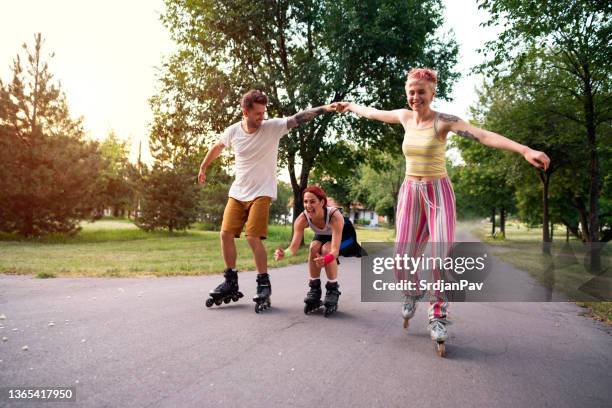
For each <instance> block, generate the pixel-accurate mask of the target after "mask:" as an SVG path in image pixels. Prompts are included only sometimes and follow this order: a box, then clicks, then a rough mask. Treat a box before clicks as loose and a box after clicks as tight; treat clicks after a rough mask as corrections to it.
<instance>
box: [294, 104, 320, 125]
mask: <svg viewBox="0 0 612 408" xmlns="http://www.w3.org/2000/svg"><path fill="white" fill-rule="evenodd" d="M322 113H325V108H323V107H318V108H312V109H306V110H303V111H301V112H298V113H296V114H295V115H294V116H292V117H291V118H290V121H291V122H292V125H293V127H297V126H300V125H301V124H303V123H306V122H308V121H310V120H312V119H313V118H314V117H315V116H317V115H320V114H322Z"/></svg>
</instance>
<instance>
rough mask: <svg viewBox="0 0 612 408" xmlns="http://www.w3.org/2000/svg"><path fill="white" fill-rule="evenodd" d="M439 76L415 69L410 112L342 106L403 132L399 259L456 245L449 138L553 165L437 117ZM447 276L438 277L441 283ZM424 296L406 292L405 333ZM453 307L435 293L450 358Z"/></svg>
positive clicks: (432, 314)
mask: <svg viewBox="0 0 612 408" xmlns="http://www.w3.org/2000/svg"><path fill="white" fill-rule="evenodd" d="M437 83H438V76H437V73H436V72H435V71H434V70H432V69H428V68H416V69H412V70H411V71H410V72H409V73H408V77H407V79H406V85H405V89H406V98H407V101H408V107H409V109H405V108H403V109H396V110H391V111H385V110H378V109H375V108H370V107H366V106H360V105H357V104H354V103H351V102H338V103H337V106H336V111H337V112H347V111H351V112H354V113H356V114H357V115H359V116H363V117H366V118H368V119H374V120H378V121H381V122H385V123H391V124H401V125H402V126H403V128H404V141H403V143H402V150H403V153H404V156H405V158H406V174H405V179H404V183H403V184H402V187H401V189H400V192H399V195H398V205H397V215H396V230H397V234H396V239H395V243H396V246H395V247H396V249H395V250H396V253H397V254H398V255H400V256H403V255H404V254H405V255H408V256H410V257H415V256H417V255H420V254H421V252H422V249H423V248H424V247H425V246H426V245H427V244H428V243H429V244H431V245H430V247H432V248H433V252H434V254H433V255H434V256H442V257H445V256H446V255H447V254H448V251H449V250H450V247H451V246H452V243H453V241H454V239H455V194H454V192H453V187H452V185H451V182H450V179H449V178H448V175H447V173H446V165H445V150H446V141H447V138H448V134H449V132H453V133H455V134H457V135H459V136H461V137H465V138H468V139H472V140H474V141H476V142H478V143H482V144H483V145H485V146H489V147H493V148H496V149H504V150H509V151H512V152H516V153H518V154H520V155H522V156H523V157H524V158H525V160H527V161H528V162H529V163H531V164H532V165H533V166H535V167H537V168H542V169H544V170H546V169H547V168H548V165H549V163H550V159H549V158H548V156H546V154H545V153H543V152H539V151H537V150H533V149H530V148H529V147H528V146H524V145H522V144H520V143H516V142H514V141H512V140H510V139H508V138H506V137H504V136H502V135H499V134H497V133H494V132H490V131H488V130H485V129H481V128H478V127H476V126H474V125H472V124H470V123H468V122H466V121H464V120H462V119H460V118H458V117H457V116H454V115H448V114H445V113H440V112H436V111H434V110H433V109H432V108H431V103H432V101H433V98H434V96H435V94H436V85H437ZM441 272H442V271H436V270H434V271H433V279H434V280H440V279H441V278H440V273H441ZM395 274H396V278H397V279H398V280H399V281H402V280H404V279H407V278H408V279H410V280H413V281H416V280H417V279H418V277H417V274H414V273H413V274H410V276H407V275H408V274H407V273H406V271H404V270H401V269H396V271H395ZM422 296H423V293H420V292H418V291H417V292H406V293H405V301H404V306H403V309H402V315H403V317H404V327H406V328H407V327H408V322H409V320H410V319H411V318H412V317H413V316H414V312H415V310H416V305H417V303H416V302H417V301H418V300H419V299H420V298H421V297H422ZM447 309H448V302H447V299H446V297H445V295H444V294H443V292H442V293H440V292H435V293H430V308H429V330H430V334H431V338H432V339H433V340H434V341H436V342H437V345H438V353H439V354H440V355H441V356H443V355H444V353H445V348H444V341H445V340H446V339H447V337H448V334H447V331H446V324H447V323H448V321H447V320H446V317H447Z"/></svg>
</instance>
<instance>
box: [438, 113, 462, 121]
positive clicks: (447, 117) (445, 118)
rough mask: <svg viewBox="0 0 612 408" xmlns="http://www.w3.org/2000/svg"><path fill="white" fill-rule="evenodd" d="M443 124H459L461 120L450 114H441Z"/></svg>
mask: <svg viewBox="0 0 612 408" xmlns="http://www.w3.org/2000/svg"><path fill="white" fill-rule="evenodd" d="M438 117H439V118H440V120H441V121H442V122H459V121H460V120H461V118H459V117H458V116H455V115H449V114H448V113H441V114H440V115H439V116H438Z"/></svg>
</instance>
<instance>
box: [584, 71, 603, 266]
mask: <svg viewBox="0 0 612 408" xmlns="http://www.w3.org/2000/svg"><path fill="white" fill-rule="evenodd" d="M583 68H584V71H585V78H586V79H585V83H584V96H585V98H584V116H585V122H586V130H587V139H588V142H589V156H590V173H591V183H590V186H589V236H588V241H589V242H590V243H592V244H595V246H596V247H597V246H598V245H597V244H596V243H597V242H599V158H598V155H597V134H596V128H595V107H594V103H593V89H592V86H591V75H590V70H589V66H588V65H586V64H585V65H584V66H583ZM590 264H591V271H595V272H598V271H600V270H601V254H600V252H599V251H591V258H590Z"/></svg>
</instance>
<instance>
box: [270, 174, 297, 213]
mask: <svg viewBox="0 0 612 408" xmlns="http://www.w3.org/2000/svg"><path fill="white" fill-rule="evenodd" d="M291 195H292V194H291V186H290V185H289V184H287V183H285V182H282V181H281V182H279V183H278V192H277V197H276V200H275V201H272V205H271V206H270V221H273V222H276V223H280V222H282V221H285V220H286V219H287V217H288V216H289V207H288V205H289V199H290V198H291Z"/></svg>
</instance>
